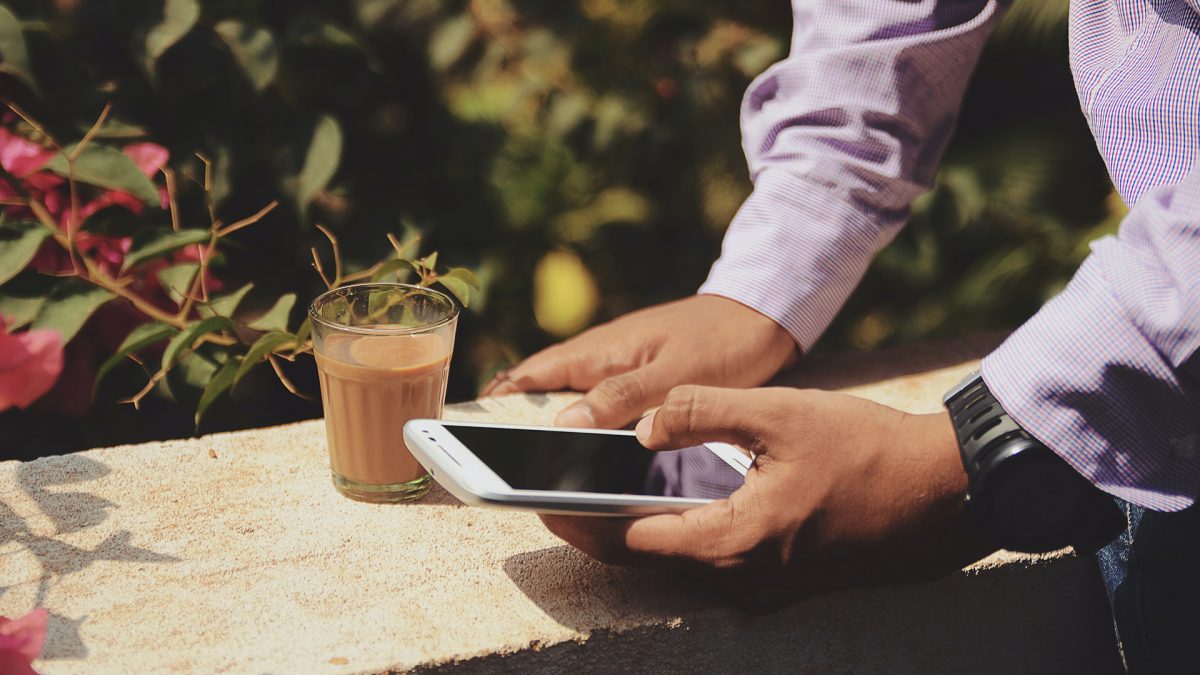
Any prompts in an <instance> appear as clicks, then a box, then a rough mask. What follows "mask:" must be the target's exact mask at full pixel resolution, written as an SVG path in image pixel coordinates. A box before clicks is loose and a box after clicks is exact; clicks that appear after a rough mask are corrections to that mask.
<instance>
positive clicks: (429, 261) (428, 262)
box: [417, 251, 438, 270]
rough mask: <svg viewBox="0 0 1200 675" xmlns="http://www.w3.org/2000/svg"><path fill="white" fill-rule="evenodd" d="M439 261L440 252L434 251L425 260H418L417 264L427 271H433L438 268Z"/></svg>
mask: <svg viewBox="0 0 1200 675" xmlns="http://www.w3.org/2000/svg"><path fill="white" fill-rule="evenodd" d="M437 259H438V252H437V251H434V252H433V253H430V254H429V255H427V256H425V257H424V258H420V259H419V260H417V264H418V265H420V266H421V267H424V268H425V269H429V270H431V269H434V268H435V267H437Z"/></svg>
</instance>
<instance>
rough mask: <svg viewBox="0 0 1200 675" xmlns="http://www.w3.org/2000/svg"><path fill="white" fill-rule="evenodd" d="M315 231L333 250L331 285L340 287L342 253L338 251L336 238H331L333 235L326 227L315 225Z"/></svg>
mask: <svg viewBox="0 0 1200 675" xmlns="http://www.w3.org/2000/svg"><path fill="white" fill-rule="evenodd" d="M317 229H318V230H320V231H321V234H323V235H325V238H326V239H328V240H329V247H330V248H332V249H333V285H334V286H341V285H342V252H341V251H340V250H338V240H337V237H335V236H333V233H332V232H330V231H329V230H328V229H326V227H325V226H324V225H322V224H320V223H317Z"/></svg>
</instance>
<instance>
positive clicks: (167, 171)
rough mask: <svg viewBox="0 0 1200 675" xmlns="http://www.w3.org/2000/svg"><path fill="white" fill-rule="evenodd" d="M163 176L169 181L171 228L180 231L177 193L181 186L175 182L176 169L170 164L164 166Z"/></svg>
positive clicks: (168, 196) (168, 197)
mask: <svg viewBox="0 0 1200 675" xmlns="http://www.w3.org/2000/svg"><path fill="white" fill-rule="evenodd" d="M162 172H163V176H165V177H166V181H167V206H168V207H169V208H170V209H171V229H172V230H175V231H176V232H178V231H179V202H178V201H177V200H176V198H175V193H176V192H177V191H178V190H179V188H178V187H177V186H176V184H175V171H174V170H173V169H171V167H169V166H164V167H163V168H162Z"/></svg>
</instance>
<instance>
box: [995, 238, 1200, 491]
mask: <svg viewBox="0 0 1200 675" xmlns="http://www.w3.org/2000/svg"><path fill="white" fill-rule="evenodd" d="M1103 246H1104V242H1100V243H1099V244H1098V246H1097V247H1096V248H1097V250H1098V251H1102V249H1103ZM1099 257H1101V256H1098V254H1096V253H1094V254H1093V255H1092V256H1091V257H1089V258H1088V259H1087V260H1086V261H1085V262H1084V264H1083V265H1082V266H1081V267H1080V268H1079V271H1078V272H1077V273H1076V275H1075V277H1074V278H1073V279H1072V280H1071V283H1070V284H1069V285H1068V286H1067V288H1066V289H1065V290H1063V292H1062V293H1060V294H1059V295H1058V296H1056V297H1055V298H1054V299H1052V300H1051V301H1050V302H1048V303H1047V304H1046V305H1045V306H1044V307H1043V308H1042V309H1041V311H1039V312H1038V313H1037V314H1036V315H1034V317H1033V318H1032V319H1030V320H1029V321H1028V322H1026V323H1025V324H1024V325H1023V326H1021V327H1020V328H1019V329H1018V330H1017V331H1016V332H1015V333H1013V335H1012V336H1010V337H1009V338H1008V340H1006V341H1005V342H1004V344H1002V345H1001V346H1000V347H999V348H998V349H996V351H994V352H993V353H991V354H990V355H988V356H987V357H986V358H985V359H984V360H983V366H982V369H981V370H982V375H983V379H984V381H985V382H986V383H987V385H988V388H989V389H991V391H992V393H993V394H995V396H996V398H997V399H998V400H999V401H1000V404H1001V405H1002V406H1003V407H1004V409H1005V411H1007V412H1008V413H1009V414H1010V415H1011V416H1012V417H1013V419H1014V420H1015V421H1016V422H1017V423H1018V424H1020V425H1021V427H1022V428H1024V429H1025V430H1027V431H1028V432H1029V433H1030V434H1032V435H1033V436H1034V437H1035V438H1037V439H1038V440H1039V441H1041V442H1042V443H1045V444H1046V445H1047V446H1048V447H1050V448H1051V449H1052V450H1054V451H1055V452H1056V453H1057V454H1058V455H1059V456H1060V457H1062V458H1063V459H1064V460H1066V462H1067V463H1068V464H1070V465H1071V466H1072V467H1074V468H1075V470H1076V471H1078V472H1079V473H1081V474H1082V475H1083V476H1085V477H1086V478H1087V479H1088V480H1090V481H1091V482H1092V483H1094V484H1095V485H1096V486H1098V487H1099V488H1100V489H1102V490H1104V491H1105V492H1108V493H1110V494H1112V495H1115V496H1117V497H1120V498H1121V499H1124V500H1126V501H1129V502H1132V503H1134V504H1137V505H1139V506H1142V507H1145V508H1149V509H1152V510H1156V511H1179V510H1182V509H1185V508H1187V507H1189V506H1191V505H1192V504H1193V503H1194V502H1195V501H1196V496H1197V493H1200V391H1197V389H1196V387H1197V382H1196V381H1195V380H1193V379H1191V378H1190V377H1181V373H1180V372H1177V370H1176V369H1175V368H1174V367H1172V365H1171V363H1170V362H1169V361H1167V360H1165V359H1164V358H1163V355H1162V354H1161V353H1160V352H1159V351H1158V350H1157V349H1155V347H1154V345H1153V344H1152V343H1151V342H1150V341H1149V340H1147V338H1146V336H1145V335H1144V334H1143V333H1142V332H1141V331H1140V330H1139V329H1138V327H1137V326H1136V325H1134V324H1133V323H1132V322H1131V321H1130V320H1129V319H1128V318H1127V316H1126V313H1125V312H1124V311H1122V308H1121V305H1120V303H1119V302H1118V301H1117V299H1116V298H1115V297H1114V295H1113V294H1112V292H1111V291H1110V290H1109V288H1110V287H1109V285H1108V283H1107V280H1106V279H1105V277H1104V274H1103V268H1102V261H1101V260H1100V259H1099Z"/></svg>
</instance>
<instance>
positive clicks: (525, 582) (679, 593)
mask: <svg viewBox="0 0 1200 675" xmlns="http://www.w3.org/2000/svg"><path fill="white" fill-rule="evenodd" d="M503 567H504V573H505V574H507V575H508V578H509V579H512V582H513V583H514V584H516V586H517V588H519V589H521V592H523V593H524V594H525V595H526V597H528V598H529V599H530V600H532V601H533V602H534V604H536V605H537V606H538V607H539V608H541V610H542V611H543V612H545V613H546V614H548V615H550V616H551V617H552V618H553V619H554V620H555V621H557V622H559V623H560V624H562V625H564V626H567V627H569V628H572V629H575V630H578V631H591V630H595V629H599V628H602V627H605V628H612V627H614V626H616V627H620V626H621V625H622V623H623V622H624V621H625V618H626V617H631V616H637V617H641V618H642V619H643V620H644V618H645V617H658V618H661V619H662V620H663V621H670V620H671V619H672V618H674V617H677V616H679V615H681V614H684V613H687V612H690V611H695V610H696V609H698V608H700V607H703V606H708V605H712V604H714V603H718V602H719V600H717V599H716V596H715V595H710V594H708V593H705V592H704V591H703V590H701V589H697V588H696V587H695V586H694V582H692V584H690V585H689V583H688V582H687V581H685V580H683V579H681V578H679V577H678V576H677V575H674V574H671V573H667V572H662V571H657V570H645V569H634V568H628V567H614V566H612V565H605V564H602V563H599V562H596V561H595V560H592V559H591V558H589V557H588V556H586V555H585V554H583V553H581V552H580V551H578V550H577V549H575V548H572V547H570V546H566V545H563V546H554V547H551V548H544V549H540V550H537V551H527V552H525V553H518V554H517V555H513V556H510V557H509V558H507V559H506V560H505V561H504V566H503ZM642 622H643V621H639V622H638V623H642ZM631 625H633V624H631Z"/></svg>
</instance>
